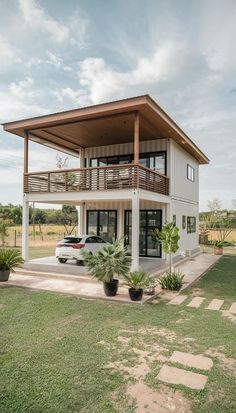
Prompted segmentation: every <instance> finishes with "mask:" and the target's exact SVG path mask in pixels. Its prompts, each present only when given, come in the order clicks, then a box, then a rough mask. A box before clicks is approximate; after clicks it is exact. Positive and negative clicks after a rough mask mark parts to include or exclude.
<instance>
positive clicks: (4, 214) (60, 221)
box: [0, 204, 78, 245]
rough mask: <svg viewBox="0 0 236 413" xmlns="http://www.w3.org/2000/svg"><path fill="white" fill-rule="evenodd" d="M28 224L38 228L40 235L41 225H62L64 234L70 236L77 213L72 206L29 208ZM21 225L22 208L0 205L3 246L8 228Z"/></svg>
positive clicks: (0, 230) (0, 228) (0, 231)
mask: <svg viewBox="0 0 236 413" xmlns="http://www.w3.org/2000/svg"><path fill="white" fill-rule="evenodd" d="M29 223H30V224H31V225H33V226H36V225H37V226H38V229H39V232H40V234H42V229H41V225H43V224H50V225H63V226H64V228H65V233H66V234H68V235H69V234H71V233H72V232H73V231H74V229H75V227H76V226H77V224H78V212H77V209H76V207H75V206H73V205H62V209H41V208H34V206H33V205H32V206H30V207H29ZM15 225H22V206H21V205H12V204H8V205H2V204H0V237H1V243H2V245H4V243H5V238H6V237H7V235H8V233H7V229H8V227H11V226H15Z"/></svg>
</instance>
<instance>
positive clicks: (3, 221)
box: [0, 218, 11, 247]
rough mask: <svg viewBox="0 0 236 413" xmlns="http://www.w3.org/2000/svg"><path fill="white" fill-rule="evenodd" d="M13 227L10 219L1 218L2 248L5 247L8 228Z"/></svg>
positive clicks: (0, 234) (0, 235)
mask: <svg viewBox="0 0 236 413" xmlns="http://www.w3.org/2000/svg"><path fill="white" fill-rule="evenodd" d="M9 225H11V221H10V220H9V219H4V218H0V237H1V242H2V246H3V247H4V245H5V239H6V237H7V236H8V232H7V228H8V227H9Z"/></svg>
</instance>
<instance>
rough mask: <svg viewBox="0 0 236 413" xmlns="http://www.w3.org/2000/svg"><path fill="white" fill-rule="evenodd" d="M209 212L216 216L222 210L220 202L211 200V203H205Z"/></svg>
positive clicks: (215, 199) (216, 199) (217, 199)
mask: <svg viewBox="0 0 236 413" xmlns="http://www.w3.org/2000/svg"><path fill="white" fill-rule="evenodd" d="M207 206H208V209H209V210H210V212H212V213H214V214H216V213H219V212H220V211H221V210H222V205H221V200H220V199H219V198H213V199H212V201H208V202H207Z"/></svg>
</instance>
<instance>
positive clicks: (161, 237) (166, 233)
mask: <svg viewBox="0 0 236 413" xmlns="http://www.w3.org/2000/svg"><path fill="white" fill-rule="evenodd" d="M153 238H154V240H155V241H156V242H161V244H162V248H163V250H164V252H165V253H166V254H168V255H169V272H170V273H171V272H172V254H174V253H175V252H177V251H178V249H179V239H180V236H179V228H178V227H176V225H175V223H174V222H167V223H166V224H165V225H164V227H163V228H162V230H161V231H160V230H158V229H155V230H154V231H153Z"/></svg>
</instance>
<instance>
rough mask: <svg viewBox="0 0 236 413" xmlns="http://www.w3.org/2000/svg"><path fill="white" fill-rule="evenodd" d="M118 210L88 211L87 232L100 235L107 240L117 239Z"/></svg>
mask: <svg viewBox="0 0 236 413" xmlns="http://www.w3.org/2000/svg"><path fill="white" fill-rule="evenodd" d="M116 228H117V211H113V210H112V211H108V210H106V211H105V210H100V211H87V233H88V234H89V235H98V236H100V237H102V238H103V239H104V240H105V241H107V242H114V241H115V239H116Z"/></svg>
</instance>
